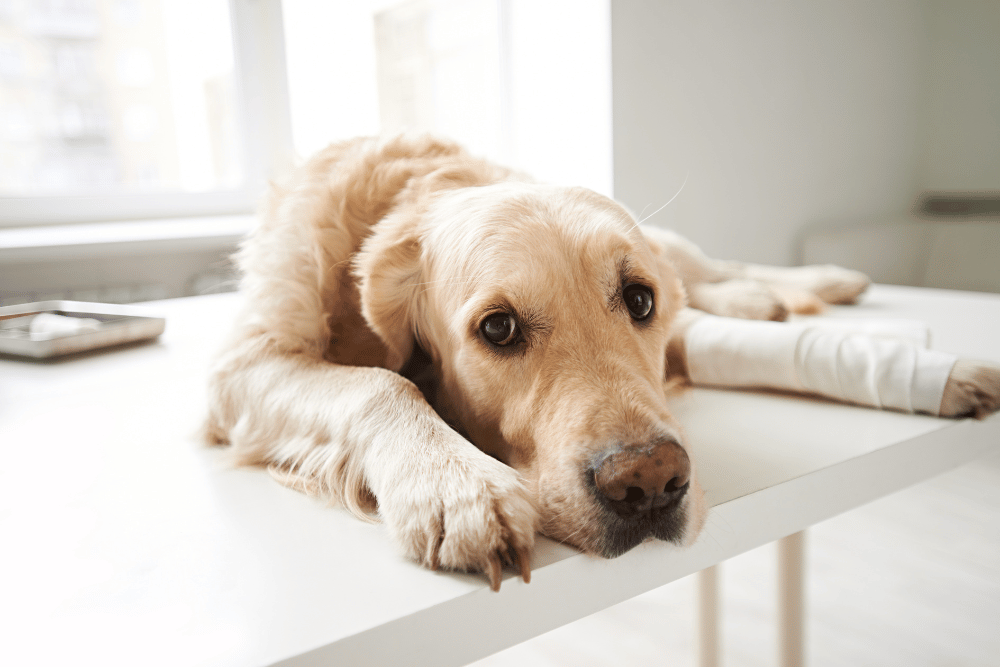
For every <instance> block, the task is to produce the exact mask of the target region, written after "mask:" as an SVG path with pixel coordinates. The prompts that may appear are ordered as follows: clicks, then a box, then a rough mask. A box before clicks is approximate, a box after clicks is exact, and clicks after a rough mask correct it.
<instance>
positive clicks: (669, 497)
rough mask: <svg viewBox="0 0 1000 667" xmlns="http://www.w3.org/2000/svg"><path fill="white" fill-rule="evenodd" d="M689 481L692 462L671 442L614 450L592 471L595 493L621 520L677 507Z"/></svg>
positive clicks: (676, 444)
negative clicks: (596, 492) (603, 498)
mask: <svg viewBox="0 0 1000 667" xmlns="http://www.w3.org/2000/svg"><path fill="white" fill-rule="evenodd" d="M690 477H691V460H690V459H689V458H688V455H687V452H685V451H684V448H683V447H681V446H680V444H678V443H677V441H675V440H671V439H661V440H658V441H656V442H655V443H653V444H651V445H646V446H638V447H636V446H630V447H621V448H618V449H615V450H613V451H612V452H611V453H609V454H608V455H607V456H605V458H604V459H603V461H601V462H600V463H599V464H598V465H597V467H596V469H595V470H594V484H595V486H596V487H597V491H598V493H600V494H601V495H602V496H604V497H605V498H606V499H607V501H608V504H609V505H610V507H611V509H612V510H614V512H615V513H616V514H618V515H619V516H621V517H623V518H626V517H629V516H634V515H636V514H641V513H644V512H648V511H650V510H654V509H660V508H666V507H668V506H671V505H676V504H677V503H679V502H680V500H681V499H682V498H683V497H684V494H685V493H687V490H688V487H689V486H690V484H689V481H690Z"/></svg>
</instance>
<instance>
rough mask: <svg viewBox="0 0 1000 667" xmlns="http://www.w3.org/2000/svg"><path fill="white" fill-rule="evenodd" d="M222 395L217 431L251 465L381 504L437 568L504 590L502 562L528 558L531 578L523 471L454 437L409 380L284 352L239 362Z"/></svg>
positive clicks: (532, 522) (320, 492)
mask: <svg viewBox="0 0 1000 667" xmlns="http://www.w3.org/2000/svg"><path fill="white" fill-rule="evenodd" d="M244 358H245V357H244ZM212 393H213V395H214V396H213V399H214V400H213V407H212V416H211V418H210V422H209V423H210V425H209V433H210V434H214V436H215V440H216V441H219V442H228V443H229V444H230V445H231V446H232V451H233V454H234V455H235V457H236V460H237V461H238V462H239V463H241V464H249V465H263V466H267V467H268V468H269V470H271V472H272V474H274V476H275V477H276V478H277V479H278V480H279V481H281V482H283V483H285V484H286V485H289V486H292V487H293V488H297V489H299V490H302V491H305V492H307V493H310V494H312V495H315V496H318V497H321V498H324V499H328V500H332V501H338V502H340V503H342V504H344V505H345V506H347V507H349V508H351V509H352V510H353V511H354V512H355V513H359V514H362V513H363V512H364V510H366V509H368V510H371V509H374V505H375V504H376V503H377V511H378V515H379V517H381V519H382V520H383V521H384V522H385V523H386V525H387V527H388V529H389V531H390V533H391V535H392V536H393V538H394V539H395V541H396V542H397V543H399V544H400V545H401V547H402V549H403V550H404V551H405V553H406V554H407V555H408V556H409V557H411V558H413V559H415V560H417V561H419V562H421V563H423V564H424V565H426V566H428V567H431V568H437V567H445V568H450V569H459V570H482V571H485V572H486V573H487V574H488V575H489V577H490V583H491V585H492V587H493V588H494V589H496V588H498V587H499V585H500V570H501V559H503V560H504V561H509V560H516V561H518V562H519V565H520V569H521V573H522V576H523V577H524V578H525V580H527V579H528V578H529V568H530V565H529V558H530V551H531V548H532V545H533V542H534V534H535V526H536V510H535V508H534V506H533V504H532V502H531V500H530V497H529V494H528V492H527V490H526V489H525V487H524V485H523V484H522V482H521V479H520V478H519V476H518V473H517V472H516V471H514V470H513V469H512V468H510V467H508V466H506V465H504V464H503V463H501V462H499V461H497V460H495V459H493V458H491V457H489V456H487V455H486V454H484V453H482V452H481V451H479V450H478V449H476V448H475V447H474V446H473V445H472V444H471V443H470V442H468V441H467V440H465V439H464V438H463V437H461V436H460V435H459V434H458V433H456V432H455V431H454V430H453V429H452V428H450V427H449V426H448V425H447V424H446V423H445V422H444V421H442V420H441V418H440V417H439V416H438V415H437V414H436V413H435V412H434V410H433V409H432V408H431V407H430V405H428V404H427V402H426V400H424V397H423V396H422V395H421V393H420V391H419V390H418V389H417V388H416V386H415V385H413V383H411V382H410V381H409V380H407V379H405V378H403V377H402V376H400V375H398V374H397V373H393V372H391V371H388V370H385V369H381V368H369V367H353V366H338V365H334V364H330V363H326V362H322V361H319V360H315V359H311V358H307V357H305V356H303V355H276V354H275V355H268V356H258V357H257V358H256V359H255V360H254V361H252V362H246V363H242V362H240V358H239V357H237V358H236V359H235V361H233V362H231V363H229V364H227V365H226V366H224V367H223V370H221V371H219V372H218V373H216V375H215V377H214V381H213V392H212Z"/></svg>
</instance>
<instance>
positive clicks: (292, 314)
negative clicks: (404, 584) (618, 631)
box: [206, 138, 1000, 588]
mask: <svg viewBox="0 0 1000 667" xmlns="http://www.w3.org/2000/svg"><path fill="white" fill-rule="evenodd" d="M238 259H239V264H240V267H241V268H242V270H243V272H244V275H245V277H244V280H243V284H242V289H243V292H244V294H245V296H246V302H247V307H246V310H245V312H244V313H243V314H242V316H241V318H240V321H239V323H238V326H237V328H236V331H235V333H234V335H233V337H232V340H231V341H230V343H229V344H228V346H227V348H226V350H225V352H224V353H223V354H222V355H221V357H220V359H219V361H218V364H217V366H216V369H215V371H214V374H213V377H212V381H211V405H210V414H209V418H208V421H207V425H206V433H207V435H208V437H209V439H210V440H211V441H212V442H214V443H216V444H226V445H229V447H230V448H231V451H232V454H233V456H234V457H235V460H236V461H237V462H238V463H240V464H244V465H260V466H265V467H267V469H268V470H269V471H270V472H271V474H272V475H273V476H274V477H275V478H276V479H278V480H279V481H280V482H282V483H284V484H287V485H289V486H292V487H294V488H297V489H300V490H302V491H305V492H307V493H310V494H312V495H315V496H317V497H320V498H324V499H327V500H329V501H330V502H333V503H338V504H341V505H343V506H344V507H346V508H347V509H349V510H350V511H352V512H353V513H355V514H356V515H358V516H359V517H361V518H363V519H367V520H372V519H373V517H375V516H377V517H378V518H380V519H381V520H383V521H384V522H385V524H386V525H387V527H388V529H389V531H390V532H391V534H392V536H393V538H394V539H395V541H396V542H397V543H398V544H399V545H400V546H401V548H402V550H403V551H404V552H405V553H406V554H407V555H408V556H409V557H411V558H413V559H415V560H417V561H419V562H422V563H424V564H425V565H427V566H428V567H433V568H436V567H439V566H440V567H446V568H454V569H461V570H482V571H485V572H487V573H488V574H489V577H490V581H491V584H492V585H493V586H494V588H496V587H497V586H499V581H500V569H501V565H502V564H503V563H511V562H514V561H516V562H517V563H518V565H519V567H520V569H521V572H522V574H523V576H525V578H527V576H528V571H529V558H530V552H531V548H532V545H533V541H534V535H535V532H536V530H541V531H542V532H543V533H545V534H547V535H550V536H552V537H554V538H556V539H559V540H564V541H567V542H569V543H572V544H575V545H577V546H579V547H580V548H582V549H584V550H586V551H591V552H594V553H604V554H613V553H615V550H614V545H609V544H608V539H609V538H608V535H607V534H606V531H605V527H604V525H603V523H602V521H603V517H604V515H603V514H602V511H603V510H602V509H601V507H600V505H599V503H597V502H596V501H595V498H594V494H593V491H592V489H590V488H588V486H587V483H586V475H585V470H586V466H587V464H588V461H590V460H592V459H593V458H594V457H595V456H598V455H600V453H601V452H602V451H605V450H606V449H607V448H608V447H610V446H613V445H614V443H623V442H624V443H630V442H643V441H648V440H650V439H655V438H657V437H669V438H674V439H677V440H678V441H680V442H681V443H683V440H682V438H681V436H682V434H681V431H680V428H679V426H678V425H677V424H676V423H675V421H674V420H673V418H672V417H671V415H670V414H669V412H668V411H667V409H666V401H665V395H666V391H667V390H668V389H669V387H670V386H671V383H672V381H673V380H675V379H676V378H678V377H680V378H682V379H683V375H684V361H683V349H682V341H683V330H684V323H685V322H690V321H691V320H692V319H693V318H694V317H697V313H696V312H695V311H692V310H690V309H685V303H686V299H687V298H690V299H691V305H693V306H696V307H698V308H701V309H703V310H707V311H710V312H714V313H717V314H724V315H736V316H740V317H750V318H759V319H783V317H784V316H785V314H787V313H788V312H789V311H797V312H810V311H815V310H817V309H818V308H820V307H821V304H822V303H823V302H824V301H827V302H844V301H850V300H853V299H854V298H855V297H856V296H857V295H858V294H859V293H860V292H861V291H863V290H864V289H865V288H866V287H867V284H868V282H867V278H865V277H864V276H862V275H860V274H857V273H855V272H849V271H845V270H843V269H838V268H836V267H806V268H803V269H772V268H768V267H757V266H753V265H744V264H735V263H727V262H718V261H715V260H710V259H708V258H707V257H705V256H704V255H703V254H702V253H701V251H700V250H699V249H698V248H697V247H695V246H694V245H693V244H691V243H690V242H688V241H686V240H684V239H681V238H680V237H678V236H676V235H674V234H671V233H669V232H665V231H662V230H657V229H654V228H646V227H639V226H638V225H637V224H636V223H635V222H634V219H633V218H632V216H631V215H630V214H629V213H628V212H627V211H626V210H625V209H623V208H622V207H621V206H619V205H618V204H616V203H615V202H613V201H611V200H609V199H607V198H605V197H602V196H600V195H597V194H595V193H593V192H590V191H588V190H584V189H581V188H561V187H553V186H546V185H540V184H535V183H532V182H531V181H530V179H528V178H527V177H525V176H523V175H520V174H517V173H515V172H512V171H510V170H508V169H504V168H501V167H498V166H495V165H492V164H490V163H488V162H485V161H483V160H479V159H476V158H474V157H471V156H469V155H468V154H466V153H465V152H464V151H462V150H461V149H460V148H459V147H457V146H455V145H454V144H449V143H445V142H439V141H435V140H432V139H427V138H423V139H406V138H395V139H387V140H380V139H359V140H355V141H351V142H346V143H342V144H337V145H334V146H331V147H329V148H328V149H326V150H324V151H323V152H321V153H320V154H318V155H317V156H315V157H314V158H313V159H312V160H310V161H309V162H308V163H307V164H306V165H305V166H304V167H303V168H302V169H300V170H299V172H298V173H297V174H296V175H295V176H294V177H293V178H292V179H291V180H290V181H289V183H287V184H286V185H284V186H282V187H276V188H274V190H273V192H272V194H271V196H270V199H269V201H268V203H267V204H266V206H265V207H264V209H263V212H262V215H261V222H260V226H259V228H258V229H257V230H256V231H255V232H254V234H253V235H252V236H251V238H250V239H249V240H248V241H247V242H246V244H245V245H244V247H243V249H242V250H241V252H240V254H239V257H238ZM626 281H638V282H642V283H644V284H646V285H648V286H649V287H650V288H651V289H652V291H653V293H654V294H655V307H654V316H652V317H650V318H649V320H648V321H645V322H642V323H640V324H641V325H640V324H637V323H636V322H634V321H633V320H632V319H631V318H630V317H629V315H628V313H627V312H626V311H625V310H624V306H623V305H622V303H621V297H620V292H621V289H622V285H623V283H624V282H626ZM685 288H686V293H687V295H688V296H686V294H685ZM498 311H503V312H506V311H515V312H516V313H517V314H518V316H519V326H521V325H523V327H522V328H523V329H524V340H523V345H519V346H518V347H517V350H516V351H514V352H513V353H511V350H507V349H499V348H494V347H492V346H491V345H489V344H488V343H486V342H485V340H484V339H483V337H482V335H480V331H479V327H480V323H481V322H482V320H483V319H484V317H486V316H487V315H488V314H490V313H493V312H498ZM422 355H426V357H429V359H430V365H429V367H428V368H425V369H423V371H420V370H419V369H418V370H415V367H414V364H415V363H416V360H419V359H420V358H421V356H422ZM977 369H978V367H977ZM977 372H978V370H977ZM403 373H405V374H408V375H409V376H410V377H411V378H413V380H414V381H417V382H420V383H421V388H420V389H418V388H417V385H415V384H414V381H411V379H408V378H407V377H404V374H403ZM419 377H423V378H425V380H426V379H427V378H429V380H428V381H427V382H424V381H421V380H420V379H419ZM989 377H990V378H993V379H992V380H990V379H989V378H986V379H983V378H982V377H980V376H979V375H976V373H970V372H965V373H964V374H963V375H962V380H961V382H959V383H956V385H961V387H958V388H953V389H952V392H951V394H948V393H947V392H946V400H948V401H950V402H949V407H950V409H953V410H954V411H956V412H954V414H958V413H960V412H963V411H968V410H970V409H972V408H970V406H969V405H968V401H965V402H963V400H964V398H963V397H966V396H971V395H977V391H980V390H981V389H982V387H983V386H984V384H985V385H988V384H989V382H991V381H992V382H994V386H993V389H992V391H993V394H994V396H995V395H996V394H997V393H1000V381H998V380H997V378H996V377H993V376H989ZM998 377H1000V375H998ZM949 386H951V385H949ZM970 387H972V388H970ZM421 389H423V390H424V392H423V393H422V391H421ZM963 392H964V393H963ZM956 396H958V398H956ZM994 400H995V399H994ZM952 403H954V405H952ZM983 404H985V403H984V402H983V401H980V402H979V403H977V405H983ZM992 409H995V402H994V404H993V408H992ZM679 516H682V517H683V521H684V526H682V527H681V528H680V529H679V530H678V532H677V534H676V540H675V541H679V542H683V543H690V542H691V541H693V540H694V539H695V538H696V537H697V535H698V532H699V530H700V528H701V525H702V523H703V522H704V517H705V507H704V500H703V496H702V494H701V491H700V489H699V488H698V485H697V476H696V471H692V477H691V490H690V492H689V493H688V494H687V495H686V497H685V499H684V507H683V512H682V513H681V514H680V515H679Z"/></svg>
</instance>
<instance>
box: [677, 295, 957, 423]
mask: <svg viewBox="0 0 1000 667" xmlns="http://www.w3.org/2000/svg"><path fill="white" fill-rule="evenodd" d="M684 342H685V356H686V360H687V368H688V375H689V376H690V378H691V381H692V382H694V383H695V384H702V385H715V386H723V387H766V388H771V389H785V390H789V391H796V392H803V393H814V394H819V395H821V396H826V397H829V398H834V399H837V400H840V401H846V402H849V403H859V404H861V405H870V406H873V407H877V408H891V409H896V410H902V411H904V412H924V413H929V414H932V415H937V414H938V411H939V409H940V406H941V398H942V396H943V394H944V388H945V385H946V384H947V382H948V376H949V374H950V372H951V369H952V367H953V366H954V365H955V361H956V360H957V357H956V356H955V355H952V354H947V353H943V352H936V351H934V350H927V349H923V348H921V347H918V346H916V345H914V344H913V343H912V342H911V341H905V340H894V339H891V338H885V337H875V336H870V335H863V334H855V333H851V332H849V331H844V330H843V329H839V328H823V327H817V326H812V325H810V324H805V323H780V322H760V321H748V320H737V319H731V318H726V317H716V316H714V315H704V316H701V317H699V318H698V319H696V320H695V321H694V322H692V323H691V325H690V326H689V327H688V329H687V332H686V333H685V335H684Z"/></svg>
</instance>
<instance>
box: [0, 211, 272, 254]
mask: <svg viewBox="0 0 1000 667" xmlns="http://www.w3.org/2000/svg"><path fill="white" fill-rule="evenodd" d="M254 220H255V218H254V216H253V215H220V216H208V217H198V218H169V219H162V220H139V221H133V222H105V223H91V224H77V225H58V226H51V227H20V228H13V229H0V264H8V263H26V262H44V261H52V260H58V259H68V258H73V259H83V258H87V257H102V256H105V257H106V256H109V255H123V254H128V255H136V254H145V253H168V252H177V251H191V250H213V249H219V250H224V249H226V248H231V247H233V246H234V245H235V244H236V243H238V242H239V241H240V240H241V239H242V238H243V237H244V236H246V234H247V232H249V231H250V230H251V229H252V228H253V224H254Z"/></svg>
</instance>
